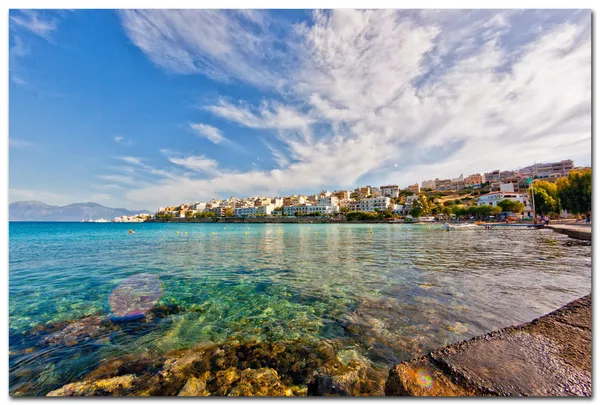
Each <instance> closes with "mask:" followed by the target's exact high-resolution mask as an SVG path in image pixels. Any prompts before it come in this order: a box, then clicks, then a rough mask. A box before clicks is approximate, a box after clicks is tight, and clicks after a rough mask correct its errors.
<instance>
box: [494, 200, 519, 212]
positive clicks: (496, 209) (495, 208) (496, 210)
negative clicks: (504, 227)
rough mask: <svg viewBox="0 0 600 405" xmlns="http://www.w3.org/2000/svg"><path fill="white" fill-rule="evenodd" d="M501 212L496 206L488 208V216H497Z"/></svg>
mask: <svg viewBox="0 0 600 405" xmlns="http://www.w3.org/2000/svg"><path fill="white" fill-rule="evenodd" d="M517 202H518V201H517ZM501 212H502V208H501V207H498V206H496V207H492V208H490V215H498V214H500V213H501Z"/></svg>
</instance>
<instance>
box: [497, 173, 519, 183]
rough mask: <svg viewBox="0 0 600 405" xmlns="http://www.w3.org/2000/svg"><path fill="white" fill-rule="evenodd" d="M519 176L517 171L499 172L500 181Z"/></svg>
mask: <svg viewBox="0 0 600 405" xmlns="http://www.w3.org/2000/svg"><path fill="white" fill-rule="evenodd" d="M517 176H519V172H518V171H514V170H504V171H501V172H500V180H501V181H504V180H505V179H511V178H513V177H517Z"/></svg>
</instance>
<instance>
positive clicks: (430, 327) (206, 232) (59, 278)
mask: <svg viewBox="0 0 600 405" xmlns="http://www.w3.org/2000/svg"><path fill="white" fill-rule="evenodd" d="M130 229H132V230H134V231H135V233H134V234H130V233H129V230H130ZM371 229H372V231H371ZM177 232H178V233H179V234H177ZM186 232H187V234H186ZM9 243H10V253H9V254H10V287H9V289H10V299H9V311H10V351H11V357H10V384H11V387H10V388H11V391H12V392H15V390H19V391H20V392H26V393H30V394H34V395H35V394H44V393H46V392H48V391H49V390H51V389H54V388H56V387H60V386H62V385H63V384H65V383H68V382H71V381H73V380H76V379H77V378H79V377H81V376H82V375H85V374H86V373H88V372H90V371H91V370H93V369H94V368H95V367H97V366H98V364H99V362H100V361H102V360H103V359H106V358H110V357H112V356H119V355H123V354H127V353H134V354H135V353H142V352H147V351H149V350H150V351H153V352H167V351H169V350H172V349H177V348H186V347H191V346H194V345H196V344H198V343H205V342H216V343H219V342H224V341H226V340H231V339H236V340H238V341H244V340H261V341H274V342H277V341H288V340H297V339H299V340H306V341H319V340H324V339H344V342H346V343H345V344H346V345H347V346H348V348H349V349H352V350H353V351H354V352H356V353H360V355H362V356H364V357H365V358H367V359H369V360H371V361H373V362H375V363H376V364H382V365H388V364H392V363H393V362H397V361H400V360H404V359H408V358H411V357H414V356H416V355H420V354H423V353H425V352H427V351H428V350H432V349H435V348H438V347H440V346H442V345H444V344H449V343H453V342H456V341H459V340H462V339H465V338H470V337H473V336H476V335H479V334H482V333H485V332H488V331H490V330H493V329H497V328H500V327H504V326H508V325H511V324H516V323H520V322H524V321H529V320H531V319H533V318H535V317H537V316H540V315H542V314H545V313H547V312H549V311H551V310H554V309H556V308H557V307H559V306H561V305H563V304H565V303H567V302H568V301H571V300H572V299H575V298H578V297H580V296H582V295H584V294H588V293H589V292H590V291H591V244H590V243H589V242H579V241H574V240H571V239H568V238H567V237H566V236H564V235H560V234H557V233H554V232H552V231H550V230H510V229H504V230H502V229H497V230H492V231H461V232H443V231H441V229H440V226H439V225H431V226H427V225H398V224H393V225H392V224H390V225H387V224H381V225H379V224H377V225H370V224H364V225H361V224H340V225H337V224H310V225H307V224H160V223H157V224H150V223H148V224H113V223H108V224H101V223H98V224H95V223H92V224H89V223H11V224H10V235H9ZM140 274H144V275H154V276H155V277H157V278H158V279H159V280H160V284H161V290H160V292H161V295H160V300H159V301H158V302H157V304H156V305H157V306H159V305H171V307H176V308H177V310H174V311H171V312H172V313H169V314H167V315H166V316H164V317H162V318H160V319H158V320H157V321H156V322H152V323H151V324H148V325H146V326H145V327H144V328H143V329H140V328H137V327H136V328H134V327H130V328H128V327H123V328H121V329H120V330H119V332H118V333H117V332H114V331H109V330H106V331H105V330H104V329H102V330H101V332H99V333H97V334H95V335H94V334H93V333H92V334H91V335H92V338H90V339H86V340H84V341H81V339H80V340H79V341H77V342H76V343H69V340H68V337H67V339H66V340H65V339H63V338H64V336H62V335H60V334H59V336H58V337H56V330H53V331H54V333H55V335H52V336H54V337H53V338H52V339H54V340H52V342H58V341H60V344H47V342H46V344H40V341H39V339H40V336H41V335H40V334H39V333H38V334H36V332H35V331H36V330H39V329H40V328H41V327H50V329H52V325H55V326H56V327H57V328H58V329H57V330H60V329H61V328H64V325H67V324H68V322H74V323H73V324H71V325H80V324H81V322H82V320H83V325H84V327H88V326H85V325H86V324H85V322H86V320H89V319H91V318H90V317H93V316H97V315H99V316H100V317H106V316H110V315H111V308H110V304H109V297H110V295H111V293H112V292H113V291H115V290H116V289H117V288H118V287H119V285H120V284H121V283H123V282H124V281H125V280H126V279H127V278H128V277H131V276H135V275H140ZM133 295H135V294H133V293H132V296H133ZM125 299H126V297H125ZM78 322H79V323H78ZM36 339H37V340H36ZM60 339H63V340H62V341H61V340H60Z"/></svg>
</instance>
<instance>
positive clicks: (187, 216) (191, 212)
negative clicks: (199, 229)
mask: <svg viewBox="0 0 600 405" xmlns="http://www.w3.org/2000/svg"><path fill="white" fill-rule="evenodd" d="M193 216H194V212H193V211H190V210H188V211H186V212H185V217H186V218H191V217H193Z"/></svg>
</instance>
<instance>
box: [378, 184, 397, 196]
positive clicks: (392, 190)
mask: <svg viewBox="0 0 600 405" xmlns="http://www.w3.org/2000/svg"><path fill="white" fill-rule="evenodd" d="M379 189H380V190H381V196H382V197H390V198H398V196H399V195H400V187H398V186H397V185H389V186H381V187H379Z"/></svg>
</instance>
